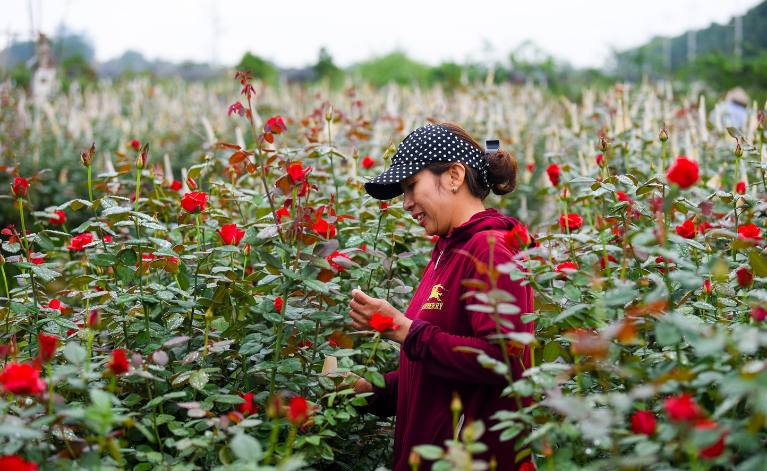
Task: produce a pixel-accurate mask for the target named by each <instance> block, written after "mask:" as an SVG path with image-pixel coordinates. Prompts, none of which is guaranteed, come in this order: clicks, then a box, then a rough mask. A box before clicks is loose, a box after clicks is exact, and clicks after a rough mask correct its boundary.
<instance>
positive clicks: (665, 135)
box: [658, 123, 668, 142]
mask: <svg viewBox="0 0 767 471" xmlns="http://www.w3.org/2000/svg"><path fill="white" fill-rule="evenodd" d="M658 139H659V140H660V141H661V142H666V141H668V132H666V123H663V127H662V128H661V130H660V134H658Z"/></svg>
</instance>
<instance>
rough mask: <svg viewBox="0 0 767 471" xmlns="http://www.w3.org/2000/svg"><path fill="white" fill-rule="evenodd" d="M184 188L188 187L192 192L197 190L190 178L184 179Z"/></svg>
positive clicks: (195, 184)
mask: <svg viewBox="0 0 767 471" xmlns="http://www.w3.org/2000/svg"><path fill="white" fill-rule="evenodd" d="M186 186H188V187H189V189H190V190H192V191H194V190H196V189H197V183H195V182H194V179H193V178H192V177H186Z"/></svg>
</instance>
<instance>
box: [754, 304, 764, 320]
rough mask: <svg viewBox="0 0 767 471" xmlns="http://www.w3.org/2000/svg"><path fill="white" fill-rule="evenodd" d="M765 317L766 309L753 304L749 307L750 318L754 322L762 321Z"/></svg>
mask: <svg viewBox="0 0 767 471" xmlns="http://www.w3.org/2000/svg"><path fill="white" fill-rule="evenodd" d="M765 317H767V311H765V310H764V308H763V307H762V306H754V308H753V309H751V318H752V319H753V320H754V321H756V322H762V321H763V320H764V318H765Z"/></svg>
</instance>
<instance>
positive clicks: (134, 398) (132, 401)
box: [123, 393, 144, 407]
mask: <svg viewBox="0 0 767 471" xmlns="http://www.w3.org/2000/svg"><path fill="white" fill-rule="evenodd" d="M143 400H144V398H143V397H141V396H139V395H138V394H136V393H133V394H131V395H130V396H128V397H126V398H125V399H123V404H124V405H126V406H128V407H132V406H135V405H136V404H138V403H139V402H141V401H143Z"/></svg>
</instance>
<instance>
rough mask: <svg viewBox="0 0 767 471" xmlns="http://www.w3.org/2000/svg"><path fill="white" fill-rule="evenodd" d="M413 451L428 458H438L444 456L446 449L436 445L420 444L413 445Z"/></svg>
mask: <svg viewBox="0 0 767 471" xmlns="http://www.w3.org/2000/svg"><path fill="white" fill-rule="evenodd" d="M413 451H415V452H416V453H418V454H419V455H421V458H423V459H426V460H438V459H440V458H442V455H443V454H444V451H443V450H442V448H440V447H438V446H436V445H418V446H414V447H413Z"/></svg>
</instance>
